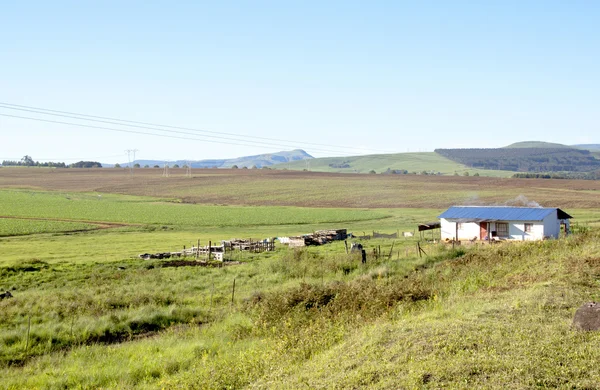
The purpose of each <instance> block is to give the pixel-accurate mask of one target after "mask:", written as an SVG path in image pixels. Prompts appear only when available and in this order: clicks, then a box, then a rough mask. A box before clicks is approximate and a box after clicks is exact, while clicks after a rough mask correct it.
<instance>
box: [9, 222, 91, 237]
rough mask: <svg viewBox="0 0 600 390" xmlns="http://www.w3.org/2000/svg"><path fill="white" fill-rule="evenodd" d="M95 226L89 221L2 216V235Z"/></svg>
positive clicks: (57, 231)
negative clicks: (39, 219) (78, 221)
mask: <svg viewBox="0 0 600 390" xmlns="http://www.w3.org/2000/svg"><path fill="white" fill-rule="evenodd" d="M95 228H96V226H95V225H91V224H87V223H77V222H62V221H48V220H45V221H36V220H30V219H15V218H0V237H5V236H21V235H29V234H40V233H59V232H73V231H81V230H91V229H95Z"/></svg>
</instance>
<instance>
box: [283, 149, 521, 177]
mask: <svg viewBox="0 0 600 390" xmlns="http://www.w3.org/2000/svg"><path fill="white" fill-rule="evenodd" d="M273 168H276V169H293V170H303V169H307V170H311V171H316V172H340V173H369V172H370V171H372V170H373V171H375V173H384V172H386V171H388V169H389V170H402V171H404V170H406V171H408V173H422V172H423V171H425V172H427V173H429V174H431V173H433V174H438V173H440V174H442V175H453V174H454V173H458V174H460V175H463V174H464V173H465V172H469V174H471V175H473V174H475V173H479V175H481V176H497V177H508V176H510V175H511V174H512V173H511V172H505V171H488V170H482V169H471V168H467V167H466V166H465V165H463V164H459V163H455V162H454V161H452V160H449V159H447V158H445V157H443V156H441V155H439V154H437V153H433V152H423V153H397V154H373V155H367V156H348V157H323V158H314V159H310V160H308V161H295V162H289V163H285V164H276V165H273Z"/></svg>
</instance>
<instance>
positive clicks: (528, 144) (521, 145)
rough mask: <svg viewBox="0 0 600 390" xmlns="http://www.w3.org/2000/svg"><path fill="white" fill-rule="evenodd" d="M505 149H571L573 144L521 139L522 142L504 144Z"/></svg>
mask: <svg viewBox="0 0 600 390" xmlns="http://www.w3.org/2000/svg"><path fill="white" fill-rule="evenodd" d="M503 148H505V149H534V148H547V149H571V148H573V146H568V145H563V144H555V143H552V142H543V141H523V142H515V143H514V144H510V145H508V146H504V147H503Z"/></svg>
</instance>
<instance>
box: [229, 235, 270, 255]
mask: <svg viewBox="0 0 600 390" xmlns="http://www.w3.org/2000/svg"><path fill="white" fill-rule="evenodd" d="M221 245H222V246H223V247H224V248H225V249H226V250H239V251H248V252H254V253H261V252H271V251H274V250H275V239H274V238H266V239H264V240H262V241H252V240H251V239H248V240H243V239H239V238H235V239H231V240H229V241H221Z"/></svg>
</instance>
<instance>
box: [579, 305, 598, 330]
mask: <svg viewBox="0 0 600 390" xmlns="http://www.w3.org/2000/svg"><path fill="white" fill-rule="evenodd" d="M573 328H575V329H577V330H599V329H600V304H598V303H596V302H588V303H585V304H583V305H582V306H581V307H580V308H579V309H577V311H576V312H575V317H574V318H573Z"/></svg>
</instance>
